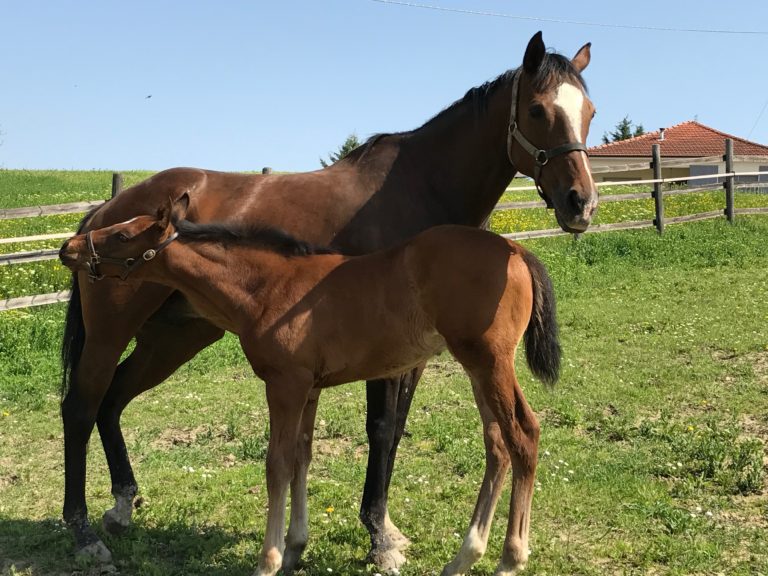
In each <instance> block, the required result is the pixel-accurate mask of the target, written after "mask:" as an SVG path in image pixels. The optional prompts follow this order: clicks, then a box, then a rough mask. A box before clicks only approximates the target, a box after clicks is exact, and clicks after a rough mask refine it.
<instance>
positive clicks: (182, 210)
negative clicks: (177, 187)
mask: <svg viewBox="0 0 768 576" xmlns="http://www.w3.org/2000/svg"><path fill="white" fill-rule="evenodd" d="M188 209H189V192H184V194H182V195H181V196H179V197H178V198H177V199H176V202H174V203H173V211H172V212H171V222H173V223H176V222H178V221H179V220H184V218H185V217H186V216H187V210H188Z"/></svg>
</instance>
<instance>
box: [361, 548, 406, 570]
mask: <svg viewBox="0 0 768 576" xmlns="http://www.w3.org/2000/svg"><path fill="white" fill-rule="evenodd" d="M368 560H369V561H370V562H371V563H372V564H374V565H375V566H376V568H378V569H379V571H381V573H382V574H390V575H392V576H397V575H398V574H400V567H401V566H402V565H403V564H405V563H406V562H407V560H406V558H405V556H404V555H403V553H402V552H400V550H398V549H397V548H388V549H387V550H371V553H370V554H369V555H368Z"/></svg>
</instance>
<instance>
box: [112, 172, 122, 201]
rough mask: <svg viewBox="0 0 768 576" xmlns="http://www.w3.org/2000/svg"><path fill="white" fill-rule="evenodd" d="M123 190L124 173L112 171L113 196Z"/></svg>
mask: <svg viewBox="0 0 768 576" xmlns="http://www.w3.org/2000/svg"><path fill="white" fill-rule="evenodd" d="M122 191H123V175H122V174H120V172H112V198H114V197H115V196H117V195H118V194H120V192H122Z"/></svg>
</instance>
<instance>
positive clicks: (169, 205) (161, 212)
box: [156, 198, 173, 230]
mask: <svg viewBox="0 0 768 576" xmlns="http://www.w3.org/2000/svg"><path fill="white" fill-rule="evenodd" d="M172 210H173V201H172V200H171V199H170V198H168V202H166V203H165V204H163V205H162V206H160V208H158V209H157V224H156V226H157V227H158V228H160V229H161V230H165V229H166V228H168V223H169V222H170V221H171V211H172Z"/></svg>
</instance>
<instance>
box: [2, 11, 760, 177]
mask: <svg viewBox="0 0 768 576" xmlns="http://www.w3.org/2000/svg"><path fill="white" fill-rule="evenodd" d="M413 1H414V2H418V0H413ZM423 3H426V4H432V5H439V6H443V7H448V8H459V9H466V10H475V11H488V12H497V13H503V14H509V15H519V16H533V17H548V18H554V19H560V20H579V21H586V22H594V23H604V24H629V25H635V26H657V27H672V28H707V29H734V30H754V31H762V32H768V2H765V1H764V0H752V1H739V0H731V1H729V2H717V3H715V2H701V1H691V0H685V1H674V2H672V1H669V0H667V1H663V2H662V1H659V0H645V1H644V2H617V1H615V0H613V1H611V2H602V1H595V2H589V1H581V2H572V1H568V2H566V1H561V0H549V1H547V2H538V3H537V2H525V3H522V2H512V1H509V0H507V1H503V0H474V1H473V0H425V1H424V2H423ZM537 30H543V32H544V40H545V42H546V44H547V46H548V47H552V48H555V49H557V50H558V51H559V52H561V53H564V54H567V55H569V56H570V55H573V54H574V53H575V52H576V51H577V50H578V48H579V47H580V46H581V45H582V44H584V43H585V42H588V41H591V42H592V63H591V64H590V66H589V68H588V69H587V70H586V71H585V77H586V79H587V82H588V84H589V88H590V92H591V96H592V99H593V100H594V102H595V104H596V105H597V109H598V115H597V117H596V118H595V121H594V123H593V127H592V132H591V134H590V137H589V144H590V145H594V144H597V143H599V140H600V136H601V135H602V134H603V133H604V132H605V131H607V130H609V129H611V128H613V127H614V126H615V124H616V123H617V122H618V121H619V120H621V118H623V117H624V116H625V115H627V114H628V115H629V116H630V118H631V119H632V120H633V121H635V122H639V123H642V124H643V125H644V127H645V129H646V130H655V129H658V128H660V127H665V126H670V125H673V124H676V123H678V122H682V121H684V120H689V119H693V118H694V117H697V118H698V120H699V121H700V122H703V123H705V124H707V125H710V126H712V127H714V128H717V129H719V130H723V131H725V132H729V133H731V134H734V135H737V136H742V137H747V136H748V135H749V133H750V130H752V127H753V125H754V124H755V121H756V120H757V118H758V116H759V114H760V112H761V110H762V109H763V106H764V105H765V104H766V101H768V69H767V68H766V56H768V35H765V34H763V35H726V34H700V33H685V32H663V31H649V30H629V29H618V28H608V27H595V26H587V25H583V24H581V25H579V24H565V23H550V22H535V21H525V20H515V19H509V18H500V17H490V16H478V15H471V14H462V13H452V12H444V11H436V10H427V9H421V8H413V7H405V6H398V5H391V4H382V3H378V2H374V1H372V0H313V1H297V0H282V1H272V2H266V1H264V2H257V1H255V0H252V1H249V2H247V1H242V0H238V1H224V0H222V1H217V2H214V1H213V0H210V1H202V0H186V1H182V0H177V1H170V0H152V1H149V0H131V1H123V2H118V1H113V0H98V1H96V0H80V1H77V2H75V1H71V2H60V1H55V0H47V1H40V0H18V1H8V0H0V54H2V57H1V60H0V61H2V83H1V84H0V131H1V132H2V136H0V139H1V140H2V145H0V167H2V168H61V169H69V168H77V169H91V168H103V169H112V170H125V169H134V168H136V169H138V168H143V169H162V168H167V167H172V166H179V165H185V166H199V167H206V168H211V169H218V170H258V169H260V168H261V167H262V166H272V167H273V168H274V169H276V170H291V171H293V170H312V169H315V168H318V167H319V161H318V159H319V158H320V157H321V156H322V157H327V155H328V153H329V152H330V151H333V150H335V149H336V148H337V147H338V146H339V145H340V144H341V142H343V141H344V139H345V138H346V136H347V135H349V134H350V133H352V132H354V133H356V134H357V135H358V136H359V137H360V138H361V139H365V138H367V137H368V136H370V135H371V134H374V133H378V132H394V131H402V130H409V129H412V128H415V127H418V126H420V125H421V124H422V123H423V122H425V121H426V120H427V119H429V118H430V117H431V116H433V115H434V114H436V113H437V112H439V111H440V110H442V109H443V108H444V107H446V106H447V105H448V104H450V103H451V102H453V101H455V100H457V99H458V98H460V97H461V96H463V94H464V93H465V92H466V91H467V90H468V89H469V88H471V87H472V86H476V85H478V84H481V83H483V82H485V81H486V80H490V79H492V78H495V77H496V76H498V75H499V74H500V73H502V72H504V71H505V70H507V69H509V68H514V67H517V66H519V65H520V63H521V61H522V55H523V51H524V49H525V46H526V44H527V42H528V40H529V38H530V37H531V35H532V34H533V33H535V32H536V31H537ZM149 95H151V98H147V96H149ZM751 139H752V140H755V141H758V142H761V143H764V144H765V143H768V110H767V111H766V112H765V113H764V114H763V116H762V118H761V119H760V121H759V122H758V123H757V126H756V127H755V128H754V131H753V132H752V134H751Z"/></svg>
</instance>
